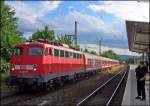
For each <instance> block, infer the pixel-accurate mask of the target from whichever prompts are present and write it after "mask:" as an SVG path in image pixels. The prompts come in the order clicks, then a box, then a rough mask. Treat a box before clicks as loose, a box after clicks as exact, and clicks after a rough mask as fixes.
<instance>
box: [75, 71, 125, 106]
mask: <svg viewBox="0 0 150 106" xmlns="http://www.w3.org/2000/svg"><path fill="white" fill-rule="evenodd" d="M127 73H128V71H123V72H119V73H118V74H116V75H114V76H112V77H111V78H110V79H109V80H107V81H106V82H105V83H104V84H102V85H101V86H99V87H98V88H96V89H95V90H94V91H93V92H91V93H90V94H89V95H88V96H87V97H85V98H84V99H82V100H81V101H79V102H78V103H77V106H80V105H111V103H112V102H113V100H114V98H115V97H116V95H117V92H118V91H119V88H120V86H121V84H122V82H123V81H124V78H125V77H126V75H127Z"/></svg>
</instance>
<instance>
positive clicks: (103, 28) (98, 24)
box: [49, 11, 122, 37]
mask: <svg viewBox="0 0 150 106" xmlns="http://www.w3.org/2000/svg"><path fill="white" fill-rule="evenodd" d="M62 19H63V20H62ZM74 21H77V22H78V33H79V34H80V33H83V32H86V33H92V32H95V33H97V35H100V34H101V32H103V33H104V34H105V37H111V35H113V34H115V35H121V33H122V32H121V31H120V30H119V29H118V28H116V26H117V23H116V22H112V23H108V22H105V21H104V20H102V19H100V18H98V17H95V16H90V15H87V14H82V13H80V12H78V11H70V12H69V14H67V15H64V16H57V17H55V18H54V19H51V20H49V22H50V23H53V24H54V25H55V26H56V30H58V29H59V31H62V32H73V33H74ZM118 22H119V21H118ZM118 25H119V24H118ZM60 29H61V30H60ZM108 29H109V30H108ZM94 36H95V35H94Z"/></svg>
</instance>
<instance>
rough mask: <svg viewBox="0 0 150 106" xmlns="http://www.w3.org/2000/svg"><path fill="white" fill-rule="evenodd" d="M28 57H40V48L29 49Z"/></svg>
mask: <svg viewBox="0 0 150 106" xmlns="http://www.w3.org/2000/svg"><path fill="white" fill-rule="evenodd" d="M29 55H38V56H39V55H42V48H40V47H30V48H29Z"/></svg>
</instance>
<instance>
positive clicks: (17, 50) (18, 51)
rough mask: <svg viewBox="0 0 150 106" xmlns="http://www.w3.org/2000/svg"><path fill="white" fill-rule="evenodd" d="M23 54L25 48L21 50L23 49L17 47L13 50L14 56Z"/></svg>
mask: <svg viewBox="0 0 150 106" xmlns="http://www.w3.org/2000/svg"><path fill="white" fill-rule="evenodd" d="M22 53H23V48H21V47H16V48H14V50H13V55H15V56H19V55H22Z"/></svg>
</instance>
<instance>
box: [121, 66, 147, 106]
mask: <svg viewBox="0 0 150 106" xmlns="http://www.w3.org/2000/svg"><path fill="white" fill-rule="evenodd" d="M136 67H137V66H136V65H130V71H129V75H128V80H127V84H126V88H125V92H124V96H123V100H122V105H123V106H124V105H129V106H134V105H140V106H149V105H150V100H149V99H150V98H149V96H150V94H149V93H150V92H149V91H150V81H149V78H148V77H149V75H148V76H147V78H146V82H145V91H146V100H144V101H141V100H139V99H135V97H136V96H137V82H136V76H135V68H136Z"/></svg>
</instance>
